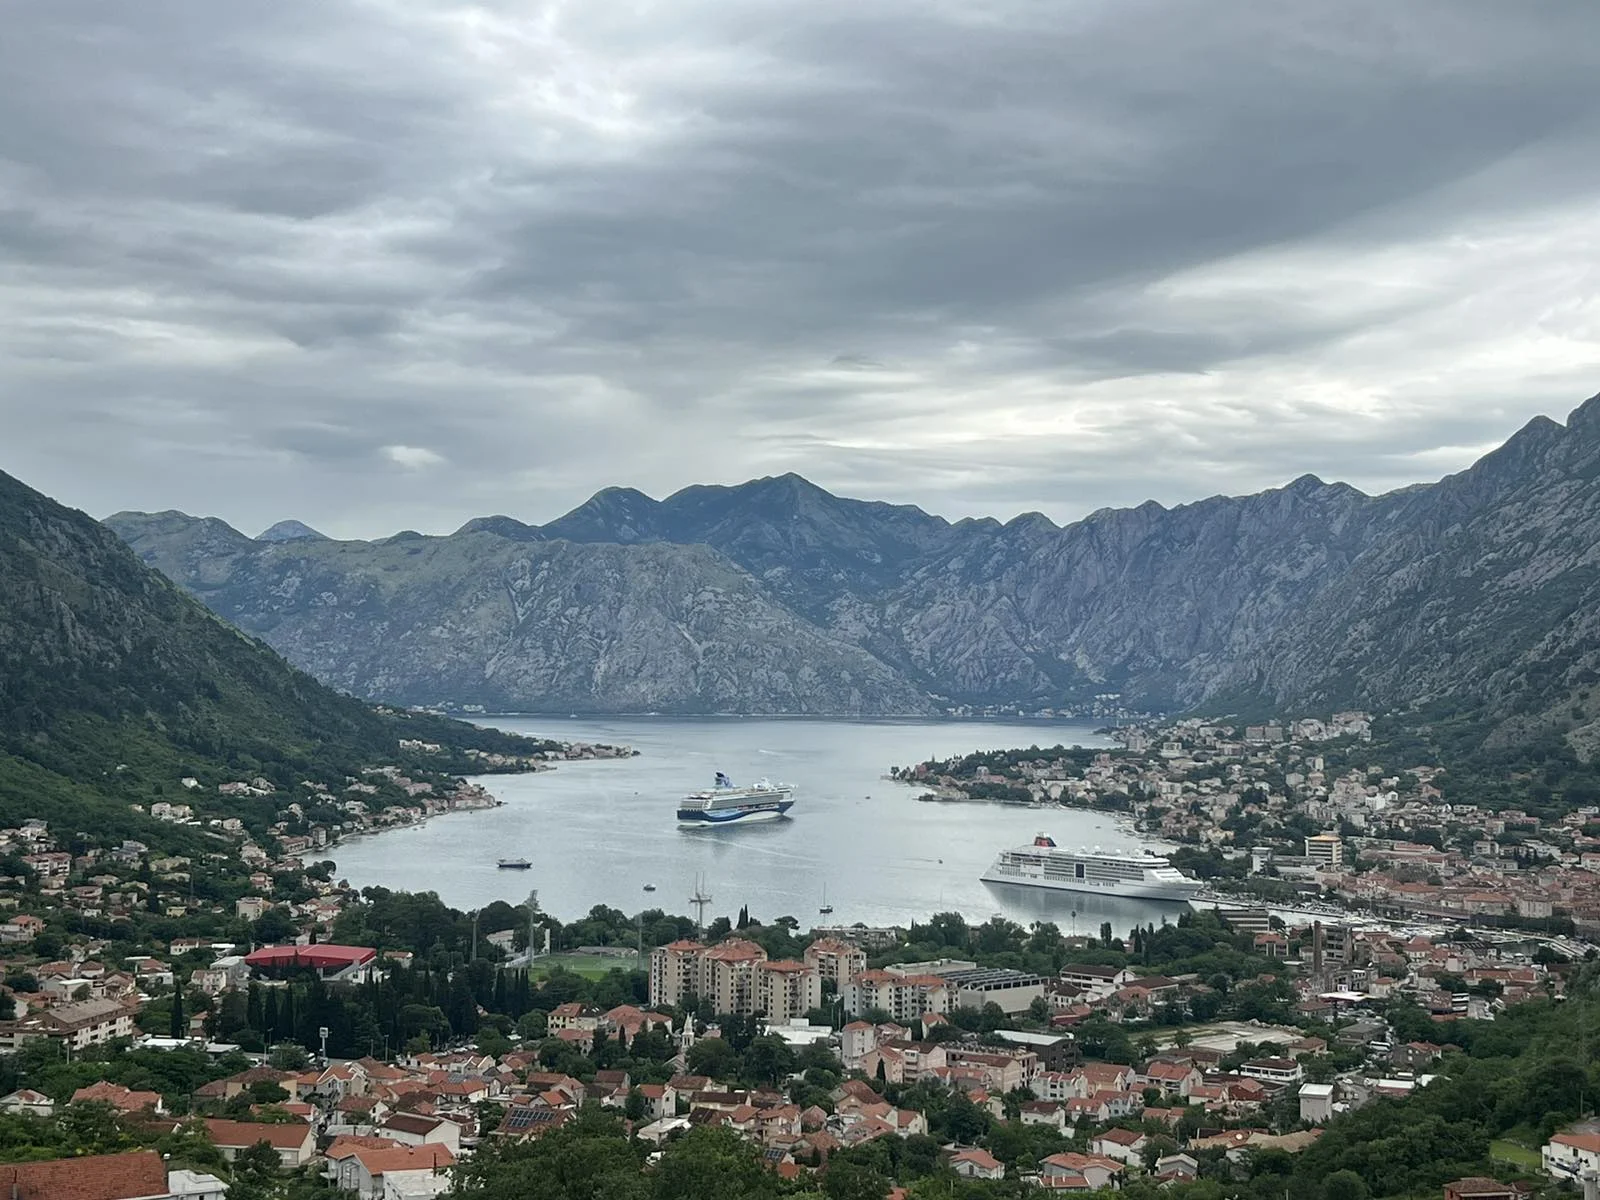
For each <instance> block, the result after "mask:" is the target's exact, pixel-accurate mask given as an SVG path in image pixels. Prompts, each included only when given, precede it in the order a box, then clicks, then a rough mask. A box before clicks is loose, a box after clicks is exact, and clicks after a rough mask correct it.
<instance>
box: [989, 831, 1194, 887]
mask: <svg viewBox="0 0 1600 1200" xmlns="http://www.w3.org/2000/svg"><path fill="white" fill-rule="evenodd" d="M983 880H984V882H985V883H1015V884H1021V885H1022V886H1023V887H1037V888H1050V889H1052V890H1054V891H1058V892H1092V893H1094V894H1095V895H1097V896H1137V897H1139V898H1141V899H1145V900H1176V901H1178V902H1180V903H1182V902H1184V901H1187V900H1188V899H1189V897H1190V896H1192V895H1194V894H1195V893H1196V892H1198V891H1199V890H1200V887H1201V884H1200V881H1199V880H1198V879H1191V878H1190V877H1189V876H1187V875H1185V874H1184V873H1183V872H1182V871H1180V870H1178V869H1177V868H1176V867H1174V866H1173V865H1172V863H1171V862H1170V861H1168V860H1167V859H1165V858H1162V857H1160V856H1159V855H1156V854H1151V853H1149V852H1148V851H1145V850H1140V851H1134V852H1128V851H1102V850H1100V849H1099V848H1098V847H1096V848H1095V849H1094V850H1063V849H1061V848H1060V847H1059V846H1057V845H1056V844H1055V841H1054V840H1053V839H1051V838H1048V837H1046V836H1045V835H1044V834H1042V833H1041V834H1040V835H1039V836H1038V837H1036V838H1034V839H1033V844H1032V845H1030V846H1018V847H1017V848H1016V849H1015V850H1002V851H1001V852H1000V856H999V857H998V858H996V859H995V860H994V865H993V866H992V867H990V868H989V869H988V871H986V872H985V873H984V875H983Z"/></svg>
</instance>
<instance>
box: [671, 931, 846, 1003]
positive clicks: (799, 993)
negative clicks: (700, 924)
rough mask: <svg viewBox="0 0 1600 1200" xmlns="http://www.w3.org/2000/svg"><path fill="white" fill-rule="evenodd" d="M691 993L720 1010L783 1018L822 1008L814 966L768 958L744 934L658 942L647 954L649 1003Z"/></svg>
mask: <svg viewBox="0 0 1600 1200" xmlns="http://www.w3.org/2000/svg"><path fill="white" fill-rule="evenodd" d="M691 996H692V997H696V998H699V999H704V1000H706V1001H709V1002H710V1004H711V1007H712V1008H713V1009H714V1010H715V1011H716V1012H719V1013H738V1014H740V1015H742V1016H750V1015H753V1014H755V1013H764V1014H765V1015H766V1016H767V1017H768V1019H770V1020H772V1021H779V1022H782V1021H788V1020H789V1019H790V1018H792V1017H803V1016H805V1014H806V1013H808V1012H809V1011H811V1010H812V1009H814V1008H819V1007H821V1005H822V981H821V977H820V976H819V975H818V973H817V970H816V968H814V967H812V966H809V965H808V964H806V963H799V962H770V961H768V959H767V952H766V951H765V950H763V949H762V948H761V947H760V946H758V945H757V944H756V943H755V942H751V941H746V940H744V939H743V938H731V939H729V940H728V941H725V942H719V943H718V944H717V945H715V946H703V945H701V944H700V943H699V942H690V941H680V942H672V943H671V944H669V945H666V946H658V947H657V948H656V949H655V950H654V951H652V952H651V955H650V1003H651V1004H652V1005H663V1006H664V1005H671V1006H674V1007H678V1006H682V1004H683V1003H684V999H685V997H691Z"/></svg>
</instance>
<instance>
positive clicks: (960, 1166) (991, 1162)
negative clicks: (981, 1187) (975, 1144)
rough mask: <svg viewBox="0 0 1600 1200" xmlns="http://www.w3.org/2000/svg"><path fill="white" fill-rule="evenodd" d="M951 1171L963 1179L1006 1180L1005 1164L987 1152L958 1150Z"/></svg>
mask: <svg viewBox="0 0 1600 1200" xmlns="http://www.w3.org/2000/svg"><path fill="white" fill-rule="evenodd" d="M950 1169H951V1170H952V1171H954V1172H955V1173H956V1174H957V1175H959V1176H961V1178H963V1179H1004V1178H1005V1175H1006V1168H1005V1164H1004V1163H1002V1162H1001V1161H1000V1160H999V1159H998V1158H996V1157H995V1156H994V1155H992V1154H990V1153H989V1152H988V1151H987V1150H957V1151H956V1152H955V1153H954V1154H952V1155H951V1156H950Z"/></svg>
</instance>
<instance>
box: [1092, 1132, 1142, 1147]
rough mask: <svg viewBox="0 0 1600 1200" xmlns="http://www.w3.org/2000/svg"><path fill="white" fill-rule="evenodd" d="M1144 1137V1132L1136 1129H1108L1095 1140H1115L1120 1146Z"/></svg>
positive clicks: (1128, 1144)
mask: <svg viewBox="0 0 1600 1200" xmlns="http://www.w3.org/2000/svg"><path fill="white" fill-rule="evenodd" d="M1143 1139H1144V1134H1142V1133H1140V1132H1139V1131H1138V1130H1136V1129H1108V1130H1106V1131H1105V1132H1104V1133H1102V1134H1101V1135H1100V1136H1099V1137H1098V1138H1096V1139H1095V1140H1096V1141H1100V1142H1115V1143H1116V1144H1117V1145H1119V1146H1131V1145H1133V1144H1134V1143H1135V1142H1138V1141H1142V1140H1143Z"/></svg>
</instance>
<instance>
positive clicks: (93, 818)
mask: <svg viewBox="0 0 1600 1200" xmlns="http://www.w3.org/2000/svg"><path fill="white" fill-rule="evenodd" d="M402 738H407V739H418V740H423V741H429V742H436V743H441V744H443V745H444V746H446V747H447V748H448V749H447V752H446V753H443V754H430V755H428V756H426V757H425V758H419V760H417V761H415V763H414V765H415V766H416V768H417V769H418V770H426V771H427V772H429V773H437V772H439V771H447V770H457V769H465V768H466V766H467V760H466V759H465V758H464V757H463V756H462V755H461V754H460V751H461V750H463V749H465V748H466V747H469V746H470V747H477V748H481V749H486V750H498V751H503V752H507V753H518V752H521V753H526V752H528V751H530V750H533V749H536V748H537V744H536V743H533V742H531V741H529V740H527V739H522V738H516V737H512V736H510V735H506V734H501V733H498V732H495V731H492V730H483V729H478V728H476V727H473V726H470V725H466V724H462V723H459V722H454V721H448V720H445V719H443V718H438V717H432V716H427V715H421V714H410V713H402V712H396V711H392V710H384V709H380V708H375V707H373V706H371V705H368V704H364V703H362V702H360V701H358V700H355V699H352V698H350V697H348V696H343V695H340V694H338V693H336V692H334V691H332V690H331V689H329V688H327V687H324V686H323V685H321V684H319V683H317V682H316V681H315V680H314V679H312V678H311V677H310V676H309V675H306V674H304V673H302V672H300V671H297V670H295V669H294V668H293V667H291V666H289V665H288V664H287V663H286V662H284V661H283V659H281V658H280V657H279V656H278V655H277V654H276V653H275V652H274V651H272V650H271V649H269V648H268V647H266V646H265V645H263V644H261V643H260V642H257V641H255V640H253V639H251V638H249V637H246V636H245V635H244V634H242V633H240V632H239V631H238V630H236V629H233V628H232V627H230V626H228V625H227V624H225V623H224V622H223V621H222V620H221V619H220V618H218V617H216V616H215V615H213V614H212V613H211V612H210V611H209V610H208V609H206V608H205V607H203V606H202V605H200V604H199V603H198V602H197V601H195V600H192V599H190V598H189V597H188V596H187V595H185V594H184V593H183V592H181V591H180V590H179V589H178V588H177V587H176V586H175V585H174V584H172V583H170V582H169V581H168V580H167V579H166V578H165V577H164V576H162V575H161V574H159V573H158V572H156V571H154V570H152V569H151V568H149V567H146V566H145V565H144V564H143V563H141V562H140V561H139V560H138V558H137V557H136V556H135V555H134V554H133V552H132V551H130V550H129V549H128V548H127V547H126V546H125V545H124V544H123V543H122V542H121V541H120V540H119V539H118V538H117V537H116V535H115V534H113V533H111V531H110V530H108V529H106V528H105V527H104V526H102V525H100V524H99V523H98V522H96V521H94V520H93V519H91V518H90V517H88V516H87V515H85V514H84V513H81V512H77V511H74V510H72V509H68V508H65V507H63V506H62V505H59V504H57V503H55V502H54V501H52V500H50V499H49V498H48V497H45V496H43V495H41V494H40V493H38V492H36V491H34V490H32V489H31V488H29V487H27V486H25V485H24V484H22V483H20V482H19V481H17V480H16V479H13V478H11V477H10V476H8V475H6V474H4V473H3V472H0V824H7V825H9V824H15V823H16V822H17V821H19V820H22V819H24V818H26V817H30V816H34V817H43V818H45V819H46V820H50V821H51V822H52V823H53V824H58V825H62V826H66V827H68V828H70V829H73V830H79V829H81V830H85V831H92V832H94V833H95V834H98V835H106V834H110V835H116V834H121V835H123V836H132V835H133V833H134V830H136V829H146V830H147V829H148V828H149V827H150V825H149V823H147V822H145V821H144V820H143V818H141V817H140V816H139V815H138V814H136V813H134V812H132V810H131V809H130V807H129V805H130V804H131V803H148V802H150V801H152V800H156V799H161V798H163V797H165V798H167V799H170V800H174V801H176V800H180V799H182V798H183V796H181V795H179V794H177V793H178V791H179V789H178V788H177V781H178V780H179V779H180V778H182V777H184V776H194V777H196V778H198V779H199V780H200V781H201V782H202V783H203V784H206V785H208V791H210V792H212V793H213V794H214V787H212V786H210V785H214V784H215V783H217V782H220V781H222V780H224V779H239V778H245V779H248V778H253V777H255V776H263V777H265V778H267V779H269V780H271V781H273V782H274V783H276V784H278V785H280V786H283V787H293V786H296V785H297V784H298V783H299V781H300V780H302V779H305V778H308V777H313V778H317V779H328V778H329V777H330V776H332V777H334V778H338V777H342V776H344V775H354V774H356V773H357V772H359V771H360V769H361V768H363V767H366V766H370V765H372V764H373V763H374V762H385V763H400V764H402V765H404V764H405V763H406V756H405V755H403V754H402V753H401V752H400V750H399V742H400V740H401V739H402ZM166 830H168V831H170V830H171V827H170V826H168V827H166ZM172 836H177V835H176V834H175V833H174V834H172Z"/></svg>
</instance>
